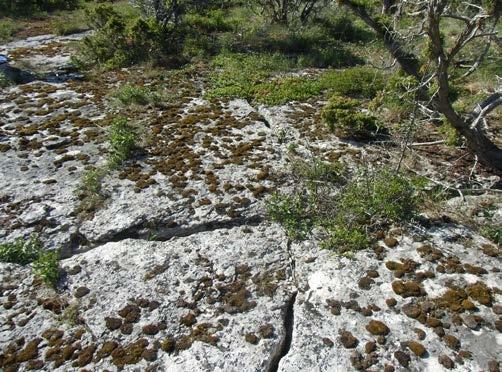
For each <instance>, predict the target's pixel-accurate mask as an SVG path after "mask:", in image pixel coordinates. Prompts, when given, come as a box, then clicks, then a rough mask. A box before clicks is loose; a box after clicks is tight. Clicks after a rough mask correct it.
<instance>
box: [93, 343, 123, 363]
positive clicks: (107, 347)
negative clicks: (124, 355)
mask: <svg viewBox="0 0 502 372" xmlns="http://www.w3.org/2000/svg"><path fill="white" fill-rule="evenodd" d="M118 346H119V344H118V342H116V341H106V342H105V343H103V345H102V346H101V349H99V350H98V352H97V353H96V357H97V358H99V359H103V358H106V357H108V356H110V355H111V354H112V352H113V350H115V349H116V348H117V347H118Z"/></svg>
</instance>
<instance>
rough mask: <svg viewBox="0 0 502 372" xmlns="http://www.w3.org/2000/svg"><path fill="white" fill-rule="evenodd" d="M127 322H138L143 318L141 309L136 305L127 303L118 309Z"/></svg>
mask: <svg viewBox="0 0 502 372" xmlns="http://www.w3.org/2000/svg"><path fill="white" fill-rule="evenodd" d="M118 314H119V315H120V316H121V317H122V318H124V321H125V322H126V323H137V322H138V321H139V319H140V318H141V309H140V308H139V307H138V306H136V305H126V306H124V307H123V308H122V309H120V310H119V311H118Z"/></svg>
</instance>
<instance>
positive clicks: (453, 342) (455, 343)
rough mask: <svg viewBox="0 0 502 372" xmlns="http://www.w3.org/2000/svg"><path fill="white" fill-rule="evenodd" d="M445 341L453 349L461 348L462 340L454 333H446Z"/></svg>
mask: <svg viewBox="0 0 502 372" xmlns="http://www.w3.org/2000/svg"><path fill="white" fill-rule="evenodd" d="M443 341H444V343H445V344H446V345H447V346H448V347H449V348H450V349H453V350H458V349H460V340H459V339H458V338H456V337H455V336H453V335H446V336H444V337H443Z"/></svg>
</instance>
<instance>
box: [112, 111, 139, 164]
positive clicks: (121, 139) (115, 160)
mask: <svg viewBox="0 0 502 372" xmlns="http://www.w3.org/2000/svg"><path fill="white" fill-rule="evenodd" d="M108 142H109V145H110V149H109V156H108V161H109V165H110V167H111V168H115V167H118V166H120V165H122V163H124V162H125V161H126V160H128V159H130V158H131V156H132V154H133V152H134V149H135V148H136V133H135V131H134V129H133V128H132V126H131V125H130V124H129V122H128V120H127V119H126V118H123V117H122V118H117V119H115V120H114V121H113V122H112V124H111V125H110V130H109V133H108Z"/></svg>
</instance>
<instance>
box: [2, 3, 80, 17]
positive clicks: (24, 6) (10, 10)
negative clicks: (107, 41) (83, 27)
mask: <svg viewBox="0 0 502 372" xmlns="http://www.w3.org/2000/svg"><path fill="white" fill-rule="evenodd" d="M81 3H82V1H81V0H15V1H14V0H0V13H2V14H3V15H10V16H33V15H36V14H37V13H39V12H52V11H55V10H70V9H75V8H77V7H79V6H80V5H81Z"/></svg>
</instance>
